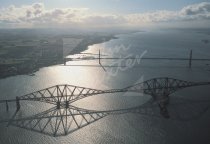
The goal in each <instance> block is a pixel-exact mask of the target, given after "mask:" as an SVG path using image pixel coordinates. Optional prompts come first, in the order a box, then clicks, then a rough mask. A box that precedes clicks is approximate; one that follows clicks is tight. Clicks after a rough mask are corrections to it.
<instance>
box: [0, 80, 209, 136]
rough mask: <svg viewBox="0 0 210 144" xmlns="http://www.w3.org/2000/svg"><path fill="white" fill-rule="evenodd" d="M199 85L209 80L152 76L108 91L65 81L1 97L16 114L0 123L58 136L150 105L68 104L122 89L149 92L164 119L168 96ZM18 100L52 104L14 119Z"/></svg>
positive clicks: (19, 106) (17, 109)
mask: <svg viewBox="0 0 210 144" xmlns="http://www.w3.org/2000/svg"><path fill="white" fill-rule="evenodd" d="M203 85H210V82H189V81H183V80H178V79H174V78H168V77H161V78H153V79H150V80H146V81H144V82H141V83H138V84H135V85H132V86H129V87H125V88H122V89H109V90H98V89H92V88H86V87H79V86H73V85H67V84H65V85H56V86H52V87H49V88H45V89H42V90H39V91H36V92H33V93H29V94H26V95H23V96H18V97H16V99H10V100H1V101H0V103H6V109H7V110H9V106H8V103H9V102H16V113H15V114H14V115H13V117H12V118H11V119H9V120H3V121H1V122H8V126H9V125H14V126H17V127H22V128H25V129H30V130H32V131H37V132H41V133H44V134H48V135H52V136H62V135H67V134H69V133H71V132H73V131H75V130H78V129H80V128H82V127H84V126H86V125H89V124H90V123H93V122H95V121H97V120H99V119H101V118H103V117H105V116H107V115H113V114H123V113H130V112H131V113H140V114H144V113H145V112H146V111H147V110H146V109H148V108H149V107H150V108H151V105H150V106H149V107H148V106H144V105H141V106H138V107H133V108H128V109H119V110H109V111H96V110H86V109H82V108H77V107H74V106H73V105H72V103H74V102H76V101H78V100H80V99H83V98H86V97H90V96H95V95H101V94H107V93H122V92H135V93H143V94H146V95H150V96H151V97H152V99H153V101H154V102H155V103H156V104H157V105H156V107H157V108H158V109H159V111H160V114H161V115H162V116H163V117H164V118H170V115H169V112H168V110H167V107H168V106H169V96H170V95H171V94H172V93H174V92H176V91H178V90H181V89H184V88H188V87H194V86H203ZM20 101H39V102H44V103H50V104H53V105H54V107H53V108H51V109H49V110H47V111H45V112H42V113H39V114H36V115H33V116H30V117H25V118H15V115H16V114H17V112H18V111H19V110H20V108H21V104H20Z"/></svg>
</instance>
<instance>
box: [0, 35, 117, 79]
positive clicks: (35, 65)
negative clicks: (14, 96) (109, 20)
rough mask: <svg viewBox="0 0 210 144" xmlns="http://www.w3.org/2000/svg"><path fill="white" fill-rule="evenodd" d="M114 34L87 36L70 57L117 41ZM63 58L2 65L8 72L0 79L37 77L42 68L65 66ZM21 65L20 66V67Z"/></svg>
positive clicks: (30, 60)
mask: <svg viewBox="0 0 210 144" xmlns="http://www.w3.org/2000/svg"><path fill="white" fill-rule="evenodd" d="M117 38H118V37H116V36H115V35H114V34H112V35H104V36H98V35H90V36H85V37H84V39H83V40H82V41H81V42H80V43H79V44H78V45H77V46H76V47H75V48H74V49H73V51H72V52H70V53H69V54H68V55H74V54H80V53H81V52H83V51H85V50H87V49H88V46H91V45H94V44H100V43H104V42H108V41H110V40H113V39H117ZM63 63H64V61H63V57H62V58H61V57H58V58H56V59H36V60H34V59H29V60H27V61H24V64H22V65H21V64H11V65H9V64H4V65H2V64H1V65H0V67H1V69H2V68H4V67H5V68H6V67H8V68H7V70H5V71H3V72H1V75H0V79H5V78H8V77H12V76H17V75H28V76H35V74H34V73H35V72H37V71H39V70H40V69H41V68H44V67H49V66H53V65H58V64H63ZM19 65H20V66H19Z"/></svg>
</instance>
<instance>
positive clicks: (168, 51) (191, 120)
mask: <svg viewBox="0 0 210 144" xmlns="http://www.w3.org/2000/svg"><path fill="white" fill-rule="evenodd" d="M117 37H118V38H117V39H113V40H110V41H108V42H105V43H101V44H95V45H91V46H89V47H88V49H87V50H86V51H84V52H83V54H80V55H74V57H79V58H82V59H83V60H80V61H69V62H67V64H66V66H64V65H62V64H61V65H54V66H49V67H45V68H41V69H40V70H39V71H38V72H36V73H35V76H28V75H19V76H13V77H9V78H6V79H1V80H0V93H1V96H0V99H1V100H2V99H14V98H15V97H16V96H21V95H24V94H27V93H31V92H34V91H37V90H40V89H43V88H47V87H50V86H54V85H58V84H70V85H76V86H82V87H88V88H94V89H101V90H104V89H115V88H124V87H127V86H130V85H133V84H136V83H139V82H142V81H145V80H148V79H152V78H157V77H171V78H175V79H180V80H186V81H194V82H206V81H210V61H193V62H192V68H189V67H188V63H189V61H188V60H184V61H178V60H177V61H172V60H144V59H142V60H141V59H133V60H130V59H126V60H122V59H101V64H102V65H103V66H104V68H102V67H101V66H100V65H99V61H98V60H90V59H91V58H94V57H97V54H98V52H99V50H100V53H101V57H102V58H108V57H109V58H110V57H112V58H113V57H115V58H128V57H135V58H142V57H161V58H168V57H169V58H189V53H190V50H193V58H196V59H200V58H202V59H208V58H210V42H209V43H208V42H205V40H208V41H210V34H209V33H206V32H205V31H199V30H197V31H195V30H194V31H190V30H167V31H166V30H159V31H145V32H137V33H132V34H122V35H117ZM104 69H105V70H104ZM209 89H210V86H198V87H193V88H187V89H183V90H180V91H177V92H175V93H174V94H172V95H171V97H172V99H171V103H173V102H174V101H183V99H187V100H185V101H186V102H187V104H186V105H181V106H179V104H177V105H176V104H174V107H175V108H174V109H175V112H176V114H177V116H174V117H176V118H174V119H164V118H162V117H161V116H160V117H159V116H157V117H156V116H153V115H152V114H151V113H150V112H148V113H147V114H144V115H141V114H133V113H127V114H121V115H108V116H106V117H104V118H102V119H100V120H98V121H96V122H94V123H92V124H90V125H87V126H85V127H84V128H81V129H79V130H77V131H75V132H73V133H70V134H68V135H67V136H61V137H52V136H48V135H44V134H42V133H39V132H34V131H31V130H26V129H23V128H18V127H15V126H12V125H11V126H9V127H6V126H7V123H1V124H0V128H1V130H0V143H1V144H14V143H15V144H17V143H20V144H29V143H30V144H41V143H46V144H48V143H49V144H57V143H62V144H69V143H85V144H98V143H104V144H105V143H136V144H137V143H141V144H181V143H183V144H184V143H191V144H197V143H208V142H210V137H209V132H210V131H209V129H210V125H209V120H210V111H209V110H208V107H204V108H203V106H204V104H200V105H199V104H198V105H196V106H195V105H194V104H192V103H190V102H191V100H193V101H200V100H206V101H207V100H210V91H209ZM150 98H151V96H148V95H144V94H128V93H120V94H105V95H97V96H92V97H88V98H85V99H82V100H79V101H77V102H76V103H73V104H74V106H77V107H80V108H85V109H90V110H113V109H122V108H130V107H135V106H139V105H141V104H143V103H146V102H148V101H149V100H150ZM177 99H178V100H177ZM188 100H190V101H188ZM209 105H210V103H209ZM51 107H52V105H50V104H45V103H40V102H21V109H20V111H19V112H18V113H17V115H18V116H25V115H27V116H30V115H33V114H37V113H39V112H42V111H44V110H47V109H49V108H51ZM0 108H1V110H0V112H1V115H0V118H1V119H2V120H3V119H8V118H10V117H12V115H13V114H14V112H15V109H16V107H15V104H14V103H10V104H9V111H8V112H6V108H5V104H1V105H0ZM169 113H170V109H169ZM172 117H173V116H172ZM184 118H186V119H184Z"/></svg>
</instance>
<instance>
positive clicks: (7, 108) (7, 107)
mask: <svg viewBox="0 0 210 144" xmlns="http://www.w3.org/2000/svg"><path fill="white" fill-rule="evenodd" d="M6 110H7V111H9V105H8V101H7V100H6Z"/></svg>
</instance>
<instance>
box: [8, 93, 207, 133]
mask: <svg viewBox="0 0 210 144" xmlns="http://www.w3.org/2000/svg"><path fill="white" fill-rule="evenodd" d="M209 108H210V100H189V99H183V98H174V97H171V99H170V103H169V104H168V105H167V109H168V113H169V115H170V118H169V119H168V120H176V121H183V122H185V121H191V120H196V119H199V118H200V117H201V116H202V115H203V114H204V113H205V112H207V111H208V109H209ZM126 113H131V114H135V115H136V116H139V115H146V116H150V118H151V117H158V118H163V116H162V115H161V114H160V109H159V106H158V104H157V103H156V102H154V101H153V100H150V101H148V102H146V103H145V104H143V105H141V106H137V107H133V108H127V109H118V110H106V111H96V110H87V109H82V108H78V107H75V106H72V105H69V107H68V108H66V107H64V106H61V107H60V109H57V108H56V107H53V108H50V109H48V110H46V111H44V112H41V113H38V114H35V115H32V116H29V117H23V118H20V117H18V118H17V117H15V115H14V117H13V119H12V120H9V123H8V125H12V126H16V127H20V128H24V129H27V130H30V131H34V132H38V133H42V134H46V135H49V136H54V137H57V136H65V135H68V134H70V133H73V132H75V131H77V130H79V129H81V128H83V127H85V126H87V125H90V124H91V123H94V122H96V121H98V120H99V119H102V118H104V117H106V116H109V115H118V114H126Z"/></svg>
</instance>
